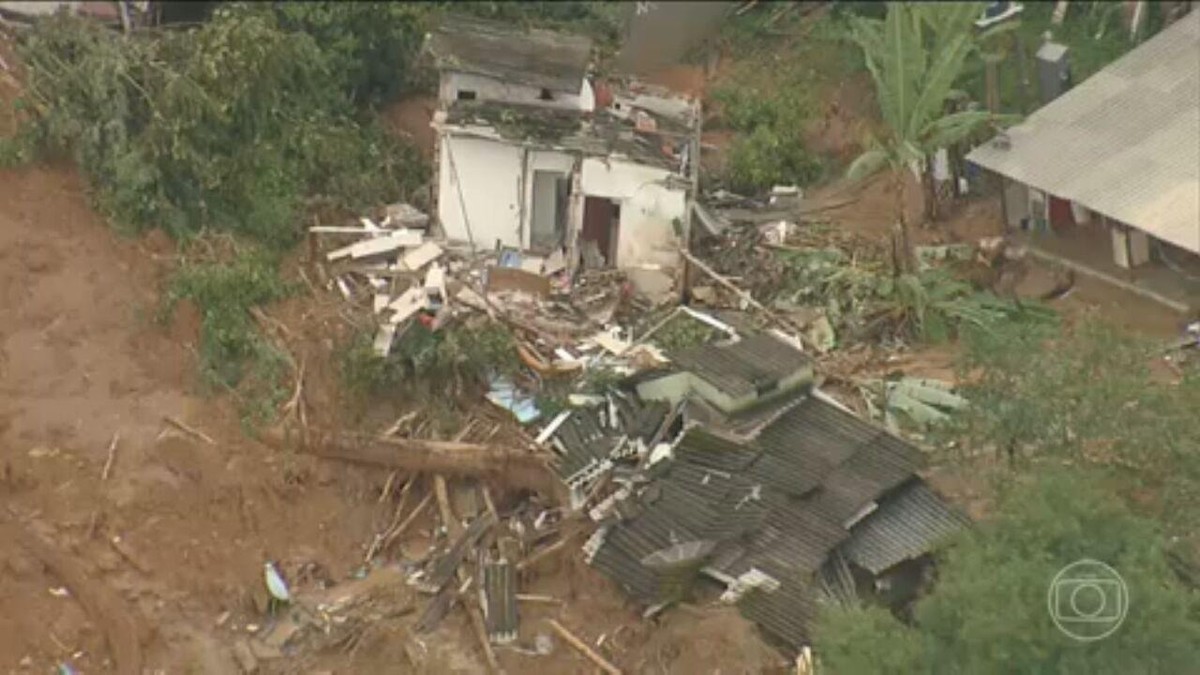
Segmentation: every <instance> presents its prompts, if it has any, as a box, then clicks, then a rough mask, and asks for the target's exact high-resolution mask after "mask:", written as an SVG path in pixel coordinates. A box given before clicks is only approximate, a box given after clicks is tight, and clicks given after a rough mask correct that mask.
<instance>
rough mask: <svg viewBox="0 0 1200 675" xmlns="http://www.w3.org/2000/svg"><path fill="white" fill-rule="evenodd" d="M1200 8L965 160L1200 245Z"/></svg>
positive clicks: (1194, 247)
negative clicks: (1005, 142)
mask: <svg viewBox="0 0 1200 675" xmlns="http://www.w3.org/2000/svg"><path fill="white" fill-rule="evenodd" d="M1198 64H1200V12H1191V13H1189V14H1188V15H1186V16H1184V17H1182V18H1181V19H1179V20H1177V21H1176V22H1175V23H1174V24H1172V25H1170V26H1168V27H1167V28H1165V29H1163V31H1162V32H1161V33H1159V34H1158V35H1156V36H1154V37H1153V38H1151V39H1149V40H1148V41H1146V43H1145V44H1142V45H1140V46H1138V47H1136V48H1134V49H1133V50H1132V51H1130V52H1129V53H1128V54H1126V55H1125V56H1123V57H1121V58H1120V59H1117V60H1116V61H1114V62H1113V63H1112V64H1110V65H1109V66H1108V67H1106V68H1104V69H1102V70H1101V71H1100V72H1098V73H1096V74H1095V75H1093V76H1092V77H1090V78H1088V79H1087V80H1085V81H1084V82H1082V83H1080V84H1079V85H1077V86H1076V87H1075V88H1073V89H1071V90H1070V91H1067V92H1066V93H1064V94H1063V95H1062V96H1060V97H1059V98H1057V99H1055V100H1054V101H1052V102H1050V103H1049V104H1047V105H1046V106H1045V107H1043V108H1041V109H1040V110H1038V111H1036V112H1034V113H1033V114H1032V115H1030V116H1029V118H1028V119H1027V120H1025V122H1024V123H1022V124H1019V125H1017V126H1015V127H1013V128H1011V129H1009V130H1008V132H1007V134H1008V137H1009V139H1010V147H1009V148H1008V149H1001V148H998V147H996V146H995V145H993V144H992V143H987V144H985V145H982V146H980V147H978V148H975V149H974V150H972V151H971V153H970V154H969V155H967V159H968V160H969V161H971V162H974V163H975V164H978V165H979V166H982V167H984V168H987V169H990V170H992V171H995V172H996V173H999V174H1001V175H1004V176H1007V177H1009V178H1012V179H1014V180H1017V181H1019V182H1021V183H1025V184H1028V185H1030V186H1032V187H1035V188H1037V189H1039V190H1043V191H1045V192H1048V193H1050V194H1052V195H1055V196H1058V197H1060V198H1064V199H1070V200H1072V201H1075V202H1079V203H1080V204H1083V205H1084V206H1086V207H1088V208H1089V209H1091V210H1093V211H1097V212H1099V213H1102V214H1104V215H1106V216H1108V217H1109V218H1113V219H1116V220H1119V221H1121V222H1124V223H1127V224H1129V225H1132V226H1134V227H1136V228H1138V229H1140V230H1143V231H1145V232H1148V233H1150V234H1152V235H1154V236H1155V237H1158V238H1160V239H1163V240H1166V241H1169V242H1171V243H1172V244H1175V245H1177V246H1180V247H1182V248H1185V249H1187V250H1189V251H1193V252H1197V253H1200V142H1198V140H1197V139H1200V65H1198Z"/></svg>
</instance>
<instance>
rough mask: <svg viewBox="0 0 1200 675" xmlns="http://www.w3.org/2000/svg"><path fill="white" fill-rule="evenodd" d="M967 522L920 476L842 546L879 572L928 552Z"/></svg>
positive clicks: (849, 555) (883, 504) (857, 560)
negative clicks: (936, 543)
mask: <svg viewBox="0 0 1200 675" xmlns="http://www.w3.org/2000/svg"><path fill="white" fill-rule="evenodd" d="M968 523H970V520H969V519H968V518H967V517H966V516H965V515H963V514H962V513H960V512H959V511H958V510H956V509H954V508H953V507H952V506H950V505H949V504H947V503H946V502H945V501H943V500H942V499H941V498H940V497H938V496H937V495H936V494H935V493H934V492H933V490H931V489H930V488H929V486H928V485H926V484H925V483H924V481H921V480H920V479H917V480H914V481H912V482H911V483H910V484H908V485H905V486H904V487H903V488H901V489H900V490H899V491H898V492H897V493H896V495H895V496H894V497H892V498H889V499H887V500H884V501H883V502H881V503H880V505H879V508H878V509H877V510H876V511H875V512H874V513H872V514H871V515H869V516H867V517H866V518H864V519H863V520H862V522H861V523H859V524H858V525H856V526H855V527H854V528H853V529H852V530H851V533H850V540H849V541H847V542H846V543H845V545H843V547H842V550H843V552H844V553H845V555H846V557H847V558H848V559H849V560H850V561H851V562H853V563H855V564H856V565H859V566H860V567H862V568H864V569H866V570H868V571H870V572H871V573H872V574H879V573H880V572H883V571H884V570H887V569H889V568H891V567H893V566H895V565H897V564H899V563H901V562H904V561H905V560H908V559H909V558H915V557H917V556H919V555H922V554H924V553H926V552H928V551H929V549H930V547H931V546H932V545H933V544H934V543H935V542H937V540H939V539H942V538H943V537H946V536H949V535H951V534H953V533H955V532H957V531H958V530H960V529H962V528H963V527H965V526H966V525H967V524H968Z"/></svg>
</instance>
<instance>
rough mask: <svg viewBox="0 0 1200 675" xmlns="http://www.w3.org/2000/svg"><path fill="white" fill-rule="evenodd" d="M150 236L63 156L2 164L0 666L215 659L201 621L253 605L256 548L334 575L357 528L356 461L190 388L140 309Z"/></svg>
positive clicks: (221, 661) (148, 302) (183, 364)
mask: <svg viewBox="0 0 1200 675" xmlns="http://www.w3.org/2000/svg"><path fill="white" fill-rule="evenodd" d="M155 241H156V240H155V238H154V237H149V238H146V239H145V240H144V241H142V242H140V243H139V242H133V241H120V240H118V239H117V237H115V236H114V235H113V234H112V231H111V230H110V229H109V228H108V227H107V226H106V225H105V224H104V223H103V222H102V221H101V220H100V219H99V218H98V217H97V216H96V215H95V214H94V213H93V212H92V211H91V209H90V208H89V206H88V204H87V202H86V199H85V196H84V190H83V186H82V185H81V184H80V181H79V179H78V178H77V177H76V176H75V174H74V172H73V171H70V170H68V169H64V168H37V169H30V170H23V171H5V172H0V516H2V517H3V518H2V519H3V520H4V521H6V522H5V523H4V525H5V529H6V533H8V532H14V531H15V532H18V533H22V534H21V538H19V539H12V538H10V537H8V536H6V537H5V545H4V546H3V547H0V570H2V573H0V670H5V671H6V670H8V669H10V668H16V667H17V666H18V664H19V663H21V662H22V660H24V659H29V660H30V661H32V663H33V664H35V665H37V666H38V667H42V666H47V665H51V664H54V663H58V662H60V661H64V660H67V659H68V658H69V657H71V655H72V654H75V653H79V652H82V653H81V654H80V655H79V656H77V657H75V658H73V659H71V661H72V662H73V663H74V664H75V665H77V666H78V667H80V668H81V669H84V670H86V671H91V672H110V671H111V672H118V671H117V670H116V668H117V666H120V667H121V671H122V672H123V671H125V670H126V669H127V668H129V667H130V666H128V665H127V664H126V663H114V660H120V659H127V658H134V659H136V658H140V659H141V660H142V665H143V666H144V667H147V668H167V669H168V670H170V671H173V672H179V671H180V670H181V669H183V670H186V669H187V668H189V667H196V668H199V669H200V670H199V672H228V669H229V668H231V667H232V662H230V661H228V660H227V657H226V656H225V651H224V649H223V648H221V649H217V648H214V647H216V646H218V645H216V644H214V643H213V640H214V638H213V637H212V636H211V635H210V634H209V633H210V632H211V627H212V623H213V619H214V617H216V616H218V615H220V614H221V613H222V612H224V611H231V612H233V613H234V615H238V614H243V613H252V612H254V611H255V609H256V604H261V601H262V600H264V599H265V598H263V597H257V596H261V595H262V591H259V590H258V589H260V588H261V587H262V582H261V580H260V577H261V572H262V567H261V566H262V561H263V560H264V559H266V558H268V557H269V558H277V559H280V560H281V561H285V566H286V561H291V560H295V561H300V562H315V563H317V564H320V565H323V566H324V567H326V568H328V569H330V570H331V571H333V572H336V573H338V574H339V575H340V574H344V573H345V572H346V571H347V569H346V568H345V565H339V561H340V560H343V559H346V558H348V556H346V555H345V552H349V551H354V550H355V549H356V548H357V546H359V545H360V544H361V542H362V541H364V540H365V538H366V537H368V536H369V535H368V532H367V530H368V528H369V525H370V519H369V515H370V512H369V510H366V509H358V508H356V507H355V506H354V505H355V504H361V503H367V502H368V501H369V500H368V499H359V498H358V496H359V495H363V494H366V492H367V491H369V490H370V489H372V488H373V485H372V486H368V483H367V482H366V478H365V477H366V476H371V474H362V473H357V472H354V471H350V470H340V467H334V468H338V469H339V471H338V474H337V480H336V481H335V480H334V476H332V475H330V474H329V473H328V472H329V471H330V470H331V468H330V467H322V466H319V465H317V464H316V463H315V462H313V461H311V460H306V459H303V458H297V459H288V458H287V457H285V456H280V455H278V454H273V453H270V452H268V451H266V450H264V449H263V448H261V447H260V446H257V445H253V444H251V443H248V442H247V441H245V440H244V439H243V436H242V433H241V430H240V428H239V426H238V424H237V422H236V418H235V417H234V416H233V415H232V414H231V413H230V412H229V411H228V410H226V409H225V408H224V406H222V405H219V404H217V403H213V402H209V401H205V400H203V399H201V398H198V397H196V396H194V395H192V394H191V393H189V391H188V390H189V388H190V387H191V383H192V381H193V379H192V378H193V372H194V370H193V368H194V366H193V363H194V362H193V360H192V356H191V353H190V350H189V349H188V348H187V346H186V344H184V341H185V340H190V341H194V340H195V335H196V333H195V328H194V325H193V326H178V327H176V330H172V331H170V333H174V334H176V335H177V336H179V337H181V338H183V339H179V340H175V339H172V335H171V334H170V333H168V331H165V330H164V329H162V328H161V327H159V326H158V325H156V324H155V322H154V320H153V317H154V315H155V312H156V309H157V296H156V290H157V287H158V276H159V273H158V270H156V269H155V268H154V263H153V260H154V258H155V257H158V258H163V257H164V256H163V255H162V254H161V253H156V252H155V249H157V250H158V251H162V250H169V249H170V245H169V242H158V245H157V246H156V245H155ZM184 336H186V337H184ZM165 416H171V417H176V418H179V419H182V420H185V421H187V422H188V423H189V424H190V425H192V426H194V427H199V428H202V429H203V430H204V432H205V433H207V434H208V435H209V436H212V437H213V438H214V439H216V440H217V443H216V444H215V445H209V444H207V443H203V442H196V441H193V440H191V439H189V438H185V437H182V436H180V435H177V434H172V433H170V432H168V433H166V434H164V430H165V429H167V428H168V427H167V426H166V425H164V423H163V418H164V417H165ZM114 436H116V437H117V440H116V444H115V451H114V453H113V462H112V465H111V467H110V470H109V477H108V479H107V480H102V478H101V476H102V474H103V472H104V468H103V467H104V465H105V463H106V461H107V459H108V457H109V451H108V449H109V447H110V445H111V444H112V441H113V438H114ZM323 472H324V473H323ZM371 478H372V480H373V476H371ZM359 513H361V514H363V515H362V516H360V517H356V514H359ZM14 536H15V535H14ZM30 537H33V539H32V540H31V539H30ZM113 537H119V539H118V540H117V542H116V543H113V541H112V539H113ZM19 541H25V542H28V541H34V542H35V543H34V544H32V545H29V546H24V545H20V544H18V542H19ZM39 541H40V542H41V543H42V544H44V546H41V547H39V546H38V545H37V543H36V542H39ZM47 552H49V553H47ZM47 556H49V559H48V558H47ZM59 558H61V559H65V560H66V561H67V562H66V563H65V564H56V562H55V560H56V559H59ZM351 559H352V558H351ZM64 588H65V590H63V589H64ZM96 598H100V600H99V601H97V600H96ZM77 600H78V602H77ZM130 626H137V627H138V628H136V630H137V631H139V633H138V635H136V637H132V638H131V636H130V635H129V634H128V633H129V630H131V629H130V628H128V627H130ZM123 627H125V628H123ZM131 639H133V644H134V645H135V646H136V649H134V648H131V647H130V646H129V645H130V641H131ZM110 647H111V648H110ZM131 654H132V656H131ZM27 662H28V661H27Z"/></svg>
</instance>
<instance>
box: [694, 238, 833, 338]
mask: <svg viewBox="0 0 1200 675" xmlns="http://www.w3.org/2000/svg"><path fill="white" fill-rule="evenodd" d="M680 254H682V255H683V257H684V258H686V259H687V261H688V262H690V263H692V264H693V265H695V266H696V268H697V269H699V270H700V271H701V272H704V273H705V274H707V275H708V276H709V277H711V278H712V279H713V281H716V282H717V283H719V284H721V285H722V286H724V287H725V288H728V289H729V290H731V291H733V292H734V294H736V295H737V296H738V297H739V298H741V299H743V300H745V301H746V304H747V305H749V306H751V307H753V308H754V309H757V310H758V311H760V312H762V313H763V314H764V315H765V316H766V317H767V318H768V319H771V320H772V321H774V322H775V323H777V324H779V325H781V326H783V327H785V328H787V329H788V330H791V331H794V332H795V333H796V335H797V337H798V338H799V339H800V340H801V341H802V342H807V341H808V339H807V338H806V337H804V331H802V330H801V329H800V328H799V327H798V326H794V325H792V323H791V322H790V321H788V320H787V319H784V318H783V317H781V316H779V315H778V314H776V313H775V312H772V311H771V310H770V309H768V308H767V307H766V306H765V305H763V304H762V303H761V302H759V301H757V300H755V299H754V296H752V295H750V294H749V293H747V292H746V291H743V290H742V289H740V288H738V287H737V286H736V285H735V284H734V283H733V282H732V281H730V280H729V279H726V278H725V277H724V276H722V275H721V274H720V273H718V272H717V271H716V270H714V269H713V268H711V267H709V266H708V264H707V263H705V262H704V261H702V260H700V259H699V258H697V257H696V256H694V255H692V254H691V253H688V252H687V251H680ZM805 346H806V347H811V345H807V344H806V345H805Z"/></svg>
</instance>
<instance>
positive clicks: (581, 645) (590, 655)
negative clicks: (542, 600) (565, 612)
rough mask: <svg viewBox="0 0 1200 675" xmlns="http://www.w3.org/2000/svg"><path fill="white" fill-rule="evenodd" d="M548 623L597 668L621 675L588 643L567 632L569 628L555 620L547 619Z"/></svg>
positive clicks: (613, 674) (612, 674) (611, 674)
mask: <svg viewBox="0 0 1200 675" xmlns="http://www.w3.org/2000/svg"><path fill="white" fill-rule="evenodd" d="M546 622H547V623H549V624H550V627H551V628H553V629H554V632H555V633H558V634H559V636H560V637H562V639H564V640H566V641H567V644H569V645H571V646H572V647H574V648H575V651H577V652H579V653H580V654H583V655H584V656H585V657H587V659H588V660H589V661H591V662H592V663H594V664H596V666H597V667H598V668H600V669H601V670H603V671H604V672H605V673H608V675H621V670H620V669H619V668H617V667H616V666H614V665H613V664H611V663H609V662H608V661H607V660H605V658H604V657H603V656H600V655H599V654H597V653H596V652H595V650H593V649H592V648H591V647H589V646H587V643H586V642H584V641H583V640H580V639H579V638H578V637H575V634H574V633H572V632H571V631H569V630H567V628H566V627H565V626H563V625H562V624H561V623H559V622H557V621H555V620H554V619H546Z"/></svg>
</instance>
